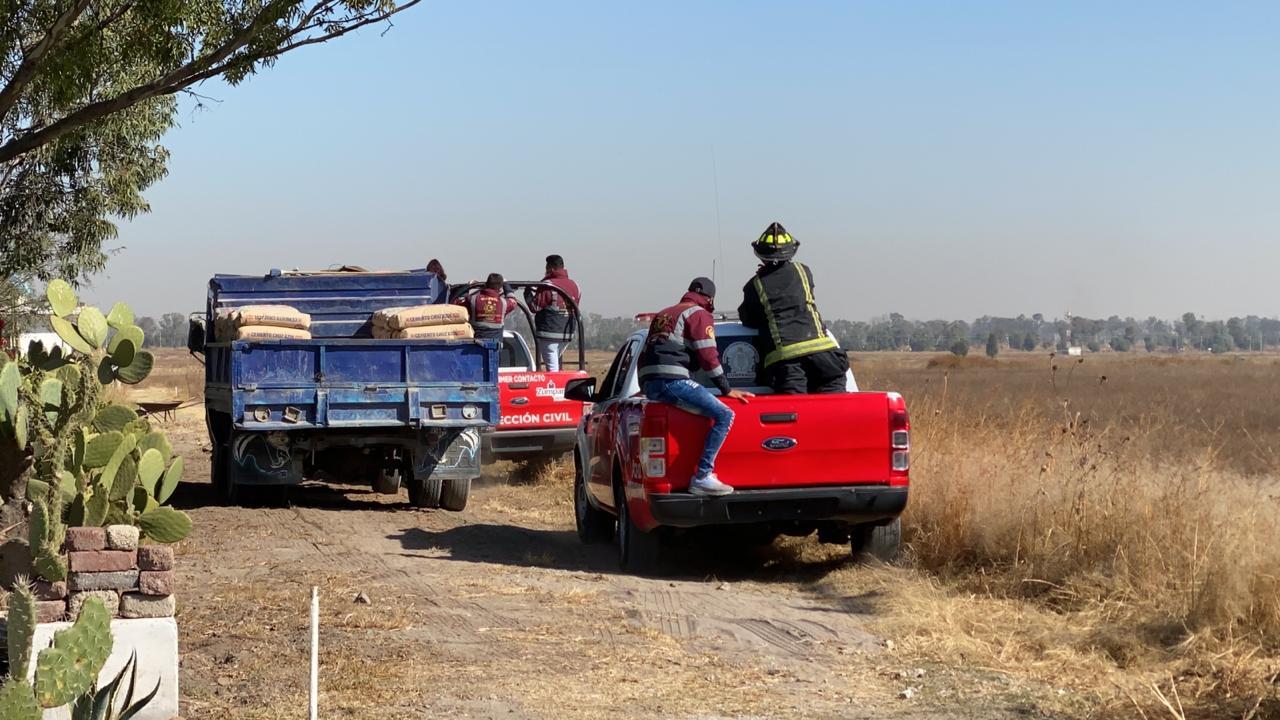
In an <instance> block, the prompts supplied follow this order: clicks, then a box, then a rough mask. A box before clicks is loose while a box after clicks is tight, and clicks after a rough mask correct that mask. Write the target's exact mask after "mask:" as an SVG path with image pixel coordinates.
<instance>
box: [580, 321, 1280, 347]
mask: <svg viewBox="0 0 1280 720" xmlns="http://www.w3.org/2000/svg"><path fill="white" fill-rule="evenodd" d="M583 323H584V326H585V330H586V336H587V337H586V339H587V347H590V348H593V349H606V348H616V347H618V346H619V345H620V344H621V343H622V341H623V340H624V339H626V337H627V336H628V335H630V334H631V333H632V332H634V331H635V329H636V327H637V325H636V323H635V321H634V320H633V319H632V318H626V317H604V316H602V315H599V314H597V313H590V314H588V315H587V316H586V317H585V318H584V319H583ZM827 327H828V328H829V329H830V330H831V332H832V333H834V334H835V336H836V338H837V339H838V340H839V341H840V345H841V346H842V347H843V348H844V349H846V350H854V351H859V350H910V351H914V352H928V351H934V352H936V351H942V352H947V351H955V350H957V349H958V348H959V347H961V346H963V347H964V348H965V350H966V351H967V349H968V347H969V346H975V347H979V348H981V347H987V346H989V345H990V343H991V342H992V339H993V336H994V341H995V343H996V344H997V345H998V347H1000V348H1002V349H1013V350H1051V349H1055V348H1056V349H1059V350H1062V351H1065V350H1066V349H1067V347H1069V346H1081V347H1085V348H1088V349H1089V350H1091V351H1093V352H1098V351H1100V350H1102V349H1103V348H1104V347H1106V348H1110V349H1111V350H1115V351H1118V352H1129V351H1132V350H1146V351H1148V352H1154V351H1156V350H1171V351H1177V350H1183V349H1196V350H1206V351H1209V352H1230V351H1232V350H1262V349H1264V348H1275V347H1280V320H1277V319H1274V318H1263V317H1258V316H1256V315H1250V316H1248V317H1233V318H1230V319H1228V320H1204V319H1201V318H1200V317H1199V316H1197V315H1196V314H1195V313H1185V314H1184V315H1183V316H1182V317H1180V318H1178V319H1176V320H1161V319H1160V318H1156V317H1149V318H1147V319H1145V320H1138V319H1136V318H1132V317H1128V318H1122V317H1119V316H1117V315H1112V316H1111V317H1109V318H1106V319H1093V318H1085V317H1072V318H1070V319H1062V318H1053V319H1048V318H1045V317H1044V316H1043V315H1041V314H1040V313H1036V314H1034V315H1031V316H1030V317H1028V316H1026V315H1019V316H1017V317H992V316H989V315H988V316H983V317H980V318H978V319H976V320H974V321H972V322H966V321H964V320H923V321H921V320H908V319H907V318H905V317H903V316H902V315H900V314H898V313H891V314H889V315H887V316H884V317H878V318H874V319H872V320H871V321H870V322H861V321H856V320H829V321H828V322H827Z"/></svg>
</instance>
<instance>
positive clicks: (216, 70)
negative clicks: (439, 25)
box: [0, 0, 422, 163]
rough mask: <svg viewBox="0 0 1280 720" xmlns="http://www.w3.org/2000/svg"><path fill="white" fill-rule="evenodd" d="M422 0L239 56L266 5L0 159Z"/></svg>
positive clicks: (258, 28)
mask: <svg viewBox="0 0 1280 720" xmlns="http://www.w3.org/2000/svg"><path fill="white" fill-rule="evenodd" d="M420 2H422V0H409V2H406V3H404V4H402V5H398V6H397V7H396V8H395V9H394V10H391V11H390V12H378V13H376V14H374V15H366V16H363V17H362V16H358V15H357V16H353V17H350V18H344V19H343V20H342V21H335V22H349V23H350V24H349V25H345V26H343V27H340V28H339V29H337V30H334V31H332V32H328V33H324V34H322V35H317V36H314V37H309V38H306V39H304V40H298V41H296V42H292V43H288V44H284V45H281V46H278V47H275V48H273V49H270V50H264V51H260V52H252V53H241V54H240V55H238V56H237V55H236V53H237V52H239V51H241V50H243V49H244V47H245V46H246V45H248V44H249V43H250V42H251V41H252V40H253V39H254V38H255V37H257V36H258V35H259V34H261V33H262V32H263V31H264V30H265V29H266V28H267V27H268V26H269V25H270V24H272V23H273V22H274V20H270V19H268V18H269V17H274V15H273V14H272V13H270V12H268V11H267V10H265V9H264V10H263V12H262V13H260V14H259V15H258V16H257V17H256V18H254V21H253V22H251V23H249V25H248V26H246V27H245V28H244V29H243V30H241V31H240V32H239V33H236V34H235V35H233V36H232V37H231V38H230V39H228V40H227V42H225V43H224V44H223V45H222V46H221V47H219V48H218V49H217V50H215V51H213V52H212V53H209V54H208V55H205V56H203V57H200V58H196V59H195V60H192V61H191V62H189V63H187V64H185V65H182V66H180V67H178V68H176V69H174V70H172V71H171V72H169V73H167V74H166V75H164V76H163V77H160V78H157V79H155V80H153V81H151V82H150V83H146V84H144V85H139V86H137V87H135V88H133V89H131V90H128V91H125V92H123V93H121V94H119V95H116V96H115V97H112V98H108V99H106V100H101V101H98V102H95V103H90V104H88V105H85V106H84V107H82V108H80V109H79V110H76V111H75V112H73V113H71V114H69V115H67V116H65V117H63V118H62V119H60V120H58V121H56V122H54V123H52V124H49V125H46V126H45V127H42V128H39V129H35V128H33V129H32V130H31V131H30V132H27V133H25V134H23V135H21V136H19V137H15V138H13V139H11V140H10V141H9V142H7V143H4V144H3V145H0V163H5V162H8V161H10V160H12V159H13V158H15V157H17V156H19V155H21V154H23V153H25V152H30V151H31V150H34V149H36V148H38V147H40V146H42V145H45V144H48V143H50V142H53V141H54V140H57V139H58V138H60V137H62V136H63V135H66V134H67V133H69V132H71V131H72V130H74V129H76V128H78V127H81V126H83V125H86V124H88V123H91V122H94V121H96V120H99V119H101V118H103V117H106V116H107V115H111V114H113V113H116V112H120V111H121V110H124V109H127V108H129V107H132V106H134V105H137V104H138V103H140V102H144V101H146V100H149V99H151V98H153V97H158V96H161V95H172V94H174V93H176V92H179V91H180V90H183V89H185V88H187V87H189V86H191V85H194V84H196V83H198V82H200V81H202V80H207V79H209V78H212V77H216V76H218V75H222V74H223V73H225V72H227V71H228V70H230V69H231V68H232V67H235V66H243V65H253V64H255V63H259V62H262V61H263V60H268V59H273V58H276V57H279V56H280V55H282V54H284V53H286V52H288V51H290V50H294V49H297V48H300V47H305V46H307V45H316V44H319V43H323V42H327V41H329V40H333V39H336V38H340V37H342V36H343V35H346V34H347V33H350V32H352V31H353V30H358V29H359V28H362V27H365V26H368V25H372V24H373V23H377V22H382V21H383V20H387V19H390V18H391V17H392V16H393V15H396V14H398V13H401V12H404V11H405V10H408V9H409V8H411V7H413V6H414V5H417V4H418V3H420ZM314 19H315V14H314V13H309V14H308V16H306V17H304V18H303V19H301V20H300V22H301V23H305V24H306V25H298V26H295V27H294V28H293V29H292V30H290V31H289V32H288V33H286V35H285V37H286V38H292V37H296V36H297V34H298V33H299V32H302V31H303V29H304V27H314V25H312V24H311V23H312V21H313V20H314Z"/></svg>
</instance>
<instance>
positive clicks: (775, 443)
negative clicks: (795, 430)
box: [760, 437, 796, 452]
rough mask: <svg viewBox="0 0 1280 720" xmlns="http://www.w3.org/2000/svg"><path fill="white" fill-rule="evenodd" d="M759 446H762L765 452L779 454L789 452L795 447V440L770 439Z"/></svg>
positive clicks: (787, 438) (785, 438)
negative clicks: (771, 451)
mask: <svg viewBox="0 0 1280 720" xmlns="http://www.w3.org/2000/svg"><path fill="white" fill-rule="evenodd" d="M760 444H761V445H763V446H764V449H765V450H773V451H775V452H781V451H783V450H790V449H791V448H793V447H795V446H796V439H795V438H789V437H771V438H769V439H768V440H765V441H764V442H762V443H760Z"/></svg>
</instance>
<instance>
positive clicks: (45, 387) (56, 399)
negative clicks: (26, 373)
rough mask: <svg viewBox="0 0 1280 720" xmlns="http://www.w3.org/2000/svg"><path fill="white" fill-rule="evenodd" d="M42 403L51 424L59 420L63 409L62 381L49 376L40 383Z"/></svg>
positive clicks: (46, 417)
mask: <svg viewBox="0 0 1280 720" xmlns="http://www.w3.org/2000/svg"><path fill="white" fill-rule="evenodd" d="M40 404H41V405H43V406H44V414H45V419H47V420H48V421H49V424H50V425H55V424H57V422H58V415H59V413H61V411H62V381H61V380H59V379H57V378H51V377H47V378H45V379H44V381H43V382H41V383H40Z"/></svg>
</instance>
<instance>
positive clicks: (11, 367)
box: [0, 362, 22, 422]
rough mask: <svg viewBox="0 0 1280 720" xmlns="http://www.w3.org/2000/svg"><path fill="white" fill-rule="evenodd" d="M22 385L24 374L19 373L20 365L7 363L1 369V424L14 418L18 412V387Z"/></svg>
mask: <svg viewBox="0 0 1280 720" xmlns="http://www.w3.org/2000/svg"><path fill="white" fill-rule="evenodd" d="M21 384H22V374H21V373H20V372H18V363H14V362H11V363H6V364H5V366H4V369H0V422H4V421H6V420H8V419H10V418H14V417H16V415H17V412H18V386H19V385H21Z"/></svg>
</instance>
